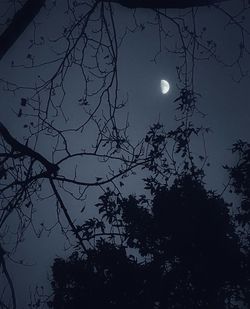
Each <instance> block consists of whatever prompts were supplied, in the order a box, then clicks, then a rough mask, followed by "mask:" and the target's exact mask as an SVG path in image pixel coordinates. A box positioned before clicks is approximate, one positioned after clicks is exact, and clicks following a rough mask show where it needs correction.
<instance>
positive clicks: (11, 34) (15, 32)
mask: <svg viewBox="0 0 250 309" xmlns="http://www.w3.org/2000/svg"><path fill="white" fill-rule="evenodd" d="M45 1H46V0H27V1H26V2H25V4H24V6H23V7H22V8H21V9H20V10H19V11H18V12H17V13H16V14H15V16H14V18H13V20H12V21H11V23H10V25H9V26H8V27H7V29H6V30H5V31H4V32H3V34H2V35H1V36H0V60H1V59H2V58H3V56H4V55H5V54H6V52H7V51H8V50H9V49H10V48H11V46H12V45H13V44H14V43H15V41H16V40H17V39H18V38H19V36H20V35H21V34H22V33H23V32H24V30H25V29H26V28H27V26H28V25H29V24H30V23H31V22H32V20H33V19H34V18H35V16H36V15H37V14H38V12H39V11H40V9H41V8H42V6H44V4H45Z"/></svg>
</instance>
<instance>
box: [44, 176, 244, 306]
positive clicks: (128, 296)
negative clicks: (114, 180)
mask: <svg viewBox="0 0 250 309" xmlns="http://www.w3.org/2000/svg"><path fill="white" fill-rule="evenodd" d="M101 200H102V201H103V200H105V202H104V203H103V204H105V203H106V204H107V203H108V201H107V199H102V198H101ZM117 203H118V205H116V206H115V205H114V207H116V208H118V209H119V215H120V216H121V218H122V219H121V220H120V227H121V228H122V232H121V234H120V235H119V237H122V238H123V239H124V241H123V242H122V243H119V240H118V238H116V237H115V236H114V235H113V237H110V239H107V238H106V239H105V240H104V239H99V240H98V241H97V242H96V246H95V248H90V249H89V251H88V254H87V256H82V255H79V256H78V254H77V253H74V254H73V255H72V256H71V257H70V258H69V259H68V260H66V261H65V260H62V259H56V260H55V262H54V265H53V268H52V270H53V282H52V286H53V290H54V299H53V301H52V302H50V306H51V307H52V308H99V307H100V306H102V307H103V308H128V307H129V308H138V306H139V307H145V308H156V307H157V308H192V307H193V308H218V309H219V308H232V307H233V306H234V305H236V304H237V302H238V301H241V300H242V298H243V299H244V301H247V298H246V296H247V291H246V288H247V284H248V281H247V280H249V278H248V276H247V273H246V265H245V264H244V263H243V262H244V255H243V254H242V253H241V250H240V243H239V238H238V236H237V234H236V232H235V227H234V225H233V223H232V220H231V218H230V215H229V205H228V204H226V203H225V201H224V200H223V199H222V198H220V197H219V196H218V195H216V194H215V193H214V192H212V191H207V190H206V189H205V188H204V185H203V183H202V182H201V181H199V180H197V179H195V178H194V177H193V176H192V175H188V174H183V175H182V176H181V177H180V178H178V179H176V180H175V181H174V183H173V184H172V185H171V186H170V187H167V186H161V187H159V188H158V190H157V191H156V192H155V193H154V194H153V197H152V199H150V200H145V199H144V200H143V199H142V198H137V197H135V196H129V197H128V198H124V199H117ZM103 204H102V205H103ZM97 207H100V205H99V204H98V205H97ZM101 213H102V214H103V216H102V217H103V218H105V216H106V215H107V212H106V210H104V211H101ZM117 215H118V214H117ZM93 236H94V235H92V237H93ZM103 236H104V235H103ZM83 237H84V233H83ZM132 249H133V250H136V252H137V253H132V252H135V251H132ZM242 293H243V294H244V293H246V295H244V297H243V296H242Z"/></svg>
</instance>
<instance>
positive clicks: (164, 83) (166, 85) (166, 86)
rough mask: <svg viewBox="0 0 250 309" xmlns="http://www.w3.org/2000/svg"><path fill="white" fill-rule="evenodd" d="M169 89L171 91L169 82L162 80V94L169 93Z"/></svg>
mask: <svg viewBox="0 0 250 309" xmlns="http://www.w3.org/2000/svg"><path fill="white" fill-rule="evenodd" d="M169 89H170V85H169V83H168V81H166V80H164V79H162V80H161V93H162V94H166V93H168V91H169Z"/></svg>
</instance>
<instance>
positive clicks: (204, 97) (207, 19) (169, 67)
mask: <svg viewBox="0 0 250 309" xmlns="http://www.w3.org/2000/svg"><path fill="white" fill-rule="evenodd" d="M238 3H239V2H238V1H237V0H235V1H229V4H228V8H229V10H231V12H235V11H236V10H237V9H238ZM60 5H61V3H60ZM225 8H227V6H225ZM114 12H115V23H116V29H117V37H118V38H119V37H122V35H123V33H124V31H125V29H126V28H127V27H129V29H133V27H134V25H135V24H134V18H133V13H132V12H131V11H129V10H128V9H126V8H123V7H120V6H118V5H115V6H114ZM167 13H168V14H170V15H169V16H170V17H171V18H172V17H175V16H177V15H179V16H181V15H182V14H183V11H178V10H174V11H171V12H168V11H167ZM248 14H249V12H248ZM154 16H155V13H154V12H150V11H148V10H146V9H141V10H138V11H137V13H136V20H137V23H138V24H139V25H141V26H142V28H141V30H137V31H135V33H131V32H129V31H128V34H127V36H126V37H125V39H124V41H123V43H122V45H121V47H120V49H119V58H118V74H119V75H118V76H119V87H118V89H119V91H118V94H119V98H120V99H119V100H120V102H122V100H125V99H126V98H127V97H128V103H127V106H126V107H125V108H124V110H123V111H121V113H120V114H119V116H118V120H119V121H120V122H121V123H122V122H123V123H125V121H126V119H127V116H128V119H129V124H130V126H129V129H128V134H129V136H130V138H131V141H133V142H135V141H136V140H138V139H141V138H143V137H144V135H145V132H146V130H147V129H148V128H149V126H150V125H151V124H152V123H153V122H155V121H158V120H160V122H162V123H163V124H164V125H165V126H166V128H167V129H168V130H170V129H173V128H174V127H175V124H176V123H175V104H174V103H173V101H174V99H175V98H176V97H177V96H178V93H179V92H178V86H179V83H178V79H177V74H176V66H178V65H180V63H181V61H182V59H180V58H179V55H176V54H173V53H171V52H167V50H166V49H174V47H175V44H176V42H177V41H179V39H177V35H178V33H177V32H176V29H175V26H174V25H173V24H172V23H171V22H169V21H165V24H163V27H165V29H166V31H168V34H169V36H168V38H167V39H165V40H163V41H162V52H161V53H160V54H159V55H158V57H157V58H156V61H152V59H153V58H154V57H155V55H156V54H157V52H158V50H159V33H158V29H157V25H153V24H149V23H148V22H152V23H153V22H155V19H154V18H155V17H154ZM247 17H248V16H246V18H247ZM183 18H186V19H187V24H189V23H190V21H188V18H189V15H187V16H184V15H183ZM196 18H197V20H196V24H197V28H199V29H202V28H203V27H206V33H205V35H206V36H207V38H208V40H209V38H211V39H214V40H215V41H216V43H217V49H218V55H219V56H218V57H219V60H220V59H222V60H226V61H231V60H232V59H234V57H235V55H237V52H238V46H239V43H240V41H241V33H240V31H239V30H237V27H235V26H233V25H230V24H229V25H227V23H228V21H229V22H230V20H228V17H227V16H226V15H225V14H223V12H221V11H219V10H216V9H215V8H202V9H199V11H198V12H197V15H196ZM248 19H249V17H248ZM37 21H38V22H41V24H40V28H39V29H41V30H39V31H40V32H39V36H41V35H40V33H41V34H42V36H44V37H49V38H51V39H52V38H54V37H55V36H54V32H58V31H62V30H61V29H62V28H63V25H64V24H65V23H67V17H66V15H65V14H64V9H63V8H62V6H60V7H59V3H57V6H56V7H55V8H54V9H53V10H52V11H51V12H48V11H44V10H43V11H41V13H40V14H39V16H38V17H37ZM244 23H245V27H246V28H247V29H248V30H249V31H250V21H249V20H245V21H244ZM93 24H94V23H93ZM225 25H227V26H225ZM93 27H94V26H93ZM144 27H145V28H144ZM33 31H34V28H33V27H32V26H31V27H29V28H28V29H27V30H26V31H25V33H23V35H22V36H21V37H20V38H19V40H18V41H17V42H16V43H15V45H14V46H13V47H12V48H11V50H10V51H9V52H8V54H7V55H6V56H5V58H4V59H3V60H2V61H1V63H0V78H1V79H4V80H9V81H10V82H16V83H19V84H20V83H21V84H22V85H24V84H34V81H35V79H37V75H39V74H41V75H43V76H46V75H48V74H49V73H50V72H52V71H53V69H54V66H53V64H52V65H50V66H46V67H38V68H37V69H35V70H33V69H24V68H22V67H17V68H12V67H11V65H10V64H11V61H12V60H13V59H14V61H15V63H16V64H21V63H23V62H24V63H26V64H28V62H29V60H28V59H27V54H28V53H31V52H32V53H33V49H29V40H30V38H31V37H32V35H33ZM246 38H247V39H248V40H247V41H246V42H245V44H246V46H248V47H250V40H249V36H246ZM51 46H52V43H51V42H47V43H46V44H45V45H44V46H40V47H38V48H35V49H34V53H35V54H34V55H35V57H36V59H42V58H43V57H45V58H48V57H51V51H50V50H49V48H50V47H51ZM87 56H88V55H87ZM247 56H248V57H247ZM247 67H248V68H249V67H250V59H249V55H246V57H245V58H244V60H243V69H247ZM238 77H239V74H238V71H237V67H236V66H233V67H225V66H223V65H221V64H220V63H219V62H218V61H216V60H215V59H210V60H204V61H197V62H196V65H195V90H196V91H197V92H198V93H200V94H201V97H200V99H199V104H200V109H201V110H202V111H203V112H204V113H205V114H207V116H206V118H201V117H200V116H199V115H197V116H195V117H194V121H195V122H196V123H197V124H199V123H202V124H203V125H204V126H209V127H210V128H211V129H212V132H211V133H210V134H209V135H208V136H207V137H206V143H207V152H208V153H207V154H208V156H209V161H210V163H211V167H210V168H209V169H208V171H207V175H208V178H207V182H208V185H210V184H211V187H212V188H213V189H218V191H220V190H222V188H223V185H221V184H222V183H223V182H224V180H225V173H224V171H223V169H222V168H221V165H222V164H224V163H225V161H228V162H230V160H232V159H231V157H230V151H229V150H228V149H229V148H230V147H231V145H232V143H233V142H235V140H237V139H239V138H241V139H249V129H250V104H249V98H250V87H249V76H246V77H245V78H244V79H242V80H241V81H240V82H236V81H234V79H237V78H238ZM162 78H164V79H167V80H168V81H169V83H170V87H171V89H170V92H169V93H168V94H167V95H164V96H163V95H162V94H161V92H160V80H161V79H162ZM37 80H38V79H37ZM93 85H94V87H96V84H95V82H94V84H93ZM0 86H1V105H2V112H1V115H0V120H1V121H3V122H4V124H5V125H6V126H8V128H9V130H10V132H11V133H12V134H13V135H14V136H16V137H17V138H18V139H19V140H20V141H22V139H23V137H25V136H27V131H25V129H24V128H23V125H24V122H23V120H22V119H18V118H17V117H16V115H15V113H14V112H16V111H18V109H19V103H20V98H21V97H23V96H29V95H30V92H29V90H22V89H21V90H18V91H16V92H15V93H11V92H7V91H5V90H4V89H5V87H6V84H5V83H4V82H2V81H1V80H0ZM82 87H83V83H82V80H81V75H80V72H79V70H78V69H77V68H75V69H74V68H73V69H72V70H71V72H70V73H69V75H68V76H67V78H66V82H65V92H66V96H65V102H66V106H65V111H66V113H67V115H68V116H69V121H70V123H72V124H78V123H80V122H81V121H82V117H83V116H82V114H81V109H80V107H79V104H77V101H78V99H79V97H80V94H81V92H82ZM56 95H57V94H56ZM58 96H59V97H60V96H61V94H60V93H59V94H58ZM90 100H91V99H90ZM93 100H94V99H93ZM13 111H14V112H13ZM105 112H106V111H105ZM55 122H56V123H57V124H58V126H59V127H60V123H61V124H63V123H64V122H63V117H62V115H59V116H58V117H57V118H56V119H55ZM94 134H95V131H94V130H93V129H92V128H88V129H87V130H86V133H85V135H84V136H83V137H81V136H79V135H77V134H76V135H74V136H70V137H69V139H70V146H71V148H72V150H75V151H77V150H78V149H79V148H80V140H79V138H82V139H83V140H84V143H83V145H84V147H88V146H91V143H92V140H93V138H94ZM50 143H51V141H48V140H47V139H46V136H43V137H41V138H39V140H38V146H37V150H39V151H41V153H42V154H43V155H44V156H46V157H47V158H51V147H50V146H49V145H50ZM45 145H46V146H45ZM47 146H48V147H47ZM202 147H203V145H202V142H201V141H200V140H197V142H196V143H195V145H194V151H197V152H199V151H201V149H202ZM76 163H78V166H77V169H78V171H79V173H80V172H82V173H83V174H84V179H86V180H91V179H94V178H95V177H97V176H103V175H104V173H105V172H106V170H107V167H106V168H104V167H103V166H102V165H100V166H99V165H98V164H95V165H93V162H92V161H91V160H89V161H88V159H86V160H85V163H84V165H81V164H82V163H81V162H75V161H74V162H72V163H68V164H67V165H66V166H63V167H62V171H63V172H64V173H65V175H72V170H73V168H74V165H75V164H76ZM71 164H72V165H71ZM112 167H114V168H115V167H116V166H115V165H114V166H112ZM138 176H140V173H139V175H138ZM138 176H137V177H134V178H129V181H127V183H126V186H125V189H124V192H125V194H126V193H131V192H133V193H139V192H141V190H142V188H143V183H142V182H141V181H140V180H138V178H139V177H138ZM43 190H44V191H43V192H42V193H41V195H42V196H46V195H48V193H49V189H48V188H46V186H45V187H44V189H43ZM99 193H100V191H98V192H97V191H89V192H88V197H87V200H86V204H87V203H94V202H95V201H96V198H97V197H98V194H99ZM65 201H66V202H68V203H70V204H71V209H70V213H71V215H72V217H73V218H78V217H79V215H80V210H81V208H82V207H80V206H79V205H78V204H77V202H76V201H72V200H71V199H70V197H69V196H66V195H65ZM37 206H38V207H37V213H36V214H34V222H35V225H36V226H39V224H40V223H41V222H42V221H45V222H46V224H48V225H52V224H53V222H54V220H55V218H56V210H55V208H54V205H51V204H50V203H47V202H46V201H42V202H37ZM81 206H82V205H81ZM92 209H93V208H92ZM92 209H90V210H89V211H88V212H87V215H89V214H91V213H93V212H92ZM15 220H16V219H12V221H11V224H13V225H15ZM38 229H39V228H38ZM31 230H32V229H30V230H28V233H27V236H26V237H25V239H24V242H23V243H22V244H21V245H20V248H19V249H18V251H17V253H16V255H15V256H14V257H15V258H17V259H19V258H21V257H24V259H25V261H26V262H27V264H29V265H30V266H27V267H23V266H20V265H19V264H15V263H12V262H11V263H9V267H10V268H11V273H12V275H13V276H14V277H15V282H14V283H15V287H16V289H17V296H18V302H19V304H22V305H23V308H25V305H24V304H25V299H27V295H28V287H29V286H34V285H35V284H40V281H41V282H43V283H42V284H44V285H45V286H47V287H48V286H49V283H48V282H47V281H46V279H47V278H46V277H47V273H48V272H49V265H51V263H52V261H53V258H54V257H55V255H56V254H58V255H64V254H65V255H67V254H68V252H67V251H66V252H64V249H63V245H64V243H65V240H64V238H63V237H62V236H61V235H60V229H59V228H56V229H55V231H54V232H53V233H52V234H51V235H50V236H49V237H48V235H47V233H44V234H43V235H42V237H41V238H40V239H37V238H36V237H35V236H34V235H33V234H32V231H31ZM58 235H60V236H58ZM18 308H19V307H18ZM20 308H21V307H20Z"/></svg>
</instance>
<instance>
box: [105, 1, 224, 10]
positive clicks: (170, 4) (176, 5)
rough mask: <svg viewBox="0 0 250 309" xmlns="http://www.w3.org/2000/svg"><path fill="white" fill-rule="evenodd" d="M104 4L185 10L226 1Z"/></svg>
mask: <svg viewBox="0 0 250 309" xmlns="http://www.w3.org/2000/svg"><path fill="white" fill-rule="evenodd" d="M103 1H104V2H114V3H119V4H121V5H122V6H125V7H127V8H151V9H156V8H165V9H185V8H190V7H199V6H209V5H212V4H215V3H219V2H225V1H228V0H103Z"/></svg>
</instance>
